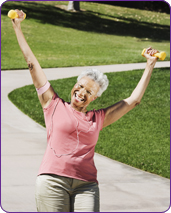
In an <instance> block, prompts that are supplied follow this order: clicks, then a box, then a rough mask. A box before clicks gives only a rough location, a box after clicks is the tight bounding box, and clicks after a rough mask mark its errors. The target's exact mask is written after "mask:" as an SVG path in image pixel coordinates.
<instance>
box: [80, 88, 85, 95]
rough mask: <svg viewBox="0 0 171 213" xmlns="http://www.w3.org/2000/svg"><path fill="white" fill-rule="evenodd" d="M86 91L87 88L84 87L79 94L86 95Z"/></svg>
mask: <svg viewBox="0 0 171 213" xmlns="http://www.w3.org/2000/svg"><path fill="white" fill-rule="evenodd" d="M85 93H86V91H85V89H84V88H82V89H80V90H79V93H78V95H80V96H84V95H85Z"/></svg>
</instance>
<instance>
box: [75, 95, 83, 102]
mask: <svg viewBox="0 0 171 213" xmlns="http://www.w3.org/2000/svg"><path fill="white" fill-rule="evenodd" d="M75 97H76V98H77V100H78V101H84V99H81V98H80V97H78V95H77V93H75Z"/></svg>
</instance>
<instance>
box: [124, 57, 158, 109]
mask: <svg viewBox="0 0 171 213" xmlns="http://www.w3.org/2000/svg"><path fill="white" fill-rule="evenodd" d="M156 60H157V59H156ZM156 60H152V61H151V60H148V61H147V65H146V68H145V71H144V73H143V75H142V77H141V79H140V81H139V83H138V85H137V86H136V88H135V89H134V91H133V92H132V94H131V96H130V97H129V98H128V99H127V102H128V104H129V105H131V104H133V103H134V104H135V105H137V104H139V103H140V102H141V99H142V97H143V95H144V93H145V90H146V89H147V86H148V84H149V81H150V78H151V75H152V71H153V68H154V66H155V63H156Z"/></svg>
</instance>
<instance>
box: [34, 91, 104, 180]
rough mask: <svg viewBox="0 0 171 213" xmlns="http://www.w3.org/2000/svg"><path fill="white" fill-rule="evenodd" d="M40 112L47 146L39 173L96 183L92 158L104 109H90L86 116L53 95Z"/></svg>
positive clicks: (101, 125)
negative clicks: (42, 117) (48, 103)
mask: <svg viewBox="0 0 171 213" xmlns="http://www.w3.org/2000/svg"><path fill="white" fill-rule="evenodd" d="M43 111H44V118H45V123H46V130H47V148H46V151H45V154H44V157H43V160H42V163H41V166H40V169H39V173H38V175H40V174H56V175H60V176H65V177H70V178H75V179H79V180H83V181H92V182H98V181H97V170H96V167H95V165H94V159H93V158H94V149H95V145H96V143H97V140H98V136H99V132H100V130H102V127H103V121H104V117H105V109H100V110H92V111H89V112H88V113H87V114H86V115H85V114H84V113H82V112H78V111H76V110H74V109H73V108H72V107H71V105H70V104H69V103H67V102H65V101H64V100H62V99H60V98H59V97H58V96H57V94H55V95H54V97H53V99H52V101H51V103H50V105H49V106H48V107H47V108H44V109H43Z"/></svg>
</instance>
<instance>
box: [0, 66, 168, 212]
mask: <svg viewBox="0 0 171 213" xmlns="http://www.w3.org/2000/svg"><path fill="white" fill-rule="evenodd" d="M156 67H170V62H157V64H156ZM85 68H87V67H73V68H56V69H44V71H45V73H46V76H47V78H48V79H49V80H52V79H58V78H65V77H71V76H77V75H79V73H80V72H81V71H82V70H83V69H85ZM94 68H97V67H96V66H94ZM144 68H145V63H138V64H125V65H108V66H100V67H98V69H99V70H101V71H102V72H114V71H116V72H117V71H126V70H133V69H144ZM28 84H32V80H31V77H30V74H29V71H28V70H19V71H2V72H1V156H2V157H1V206H2V208H3V209H4V210H5V211H7V212H36V205H35V200H34V190H35V180H36V175H37V172H38V169H39V166H40V163H41V160H42V157H43V154H44V152H45V148H46V131H45V129H44V128H43V127H42V126H40V125H39V124H37V123H35V122H34V121H33V120H31V119H30V118H29V117H28V116H26V115H24V114H23V113H22V112H21V111H20V110H18V109H17V108H16V107H15V106H14V105H13V104H12V103H11V102H10V101H9V100H8V97H7V95H8V93H9V92H11V91H12V90H13V89H15V88H18V87H21V86H24V85H28ZM95 164H96V167H97V170H98V180H99V185H100V192H101V211H102V212H156V211H157V212H163V211H166V210H167V209H168V208H169V204H170V180H169V179H166V178H162V177H160V176H157V175H153V174H150V173H147V172H144V171H141V170H139V169H135V168H133V167H130V166H128V165H125V164H122V163H119V162H117V161H114V160H111V159H109V158H106V157H104V156H101V155H99V154H95Z"/></svg>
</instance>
